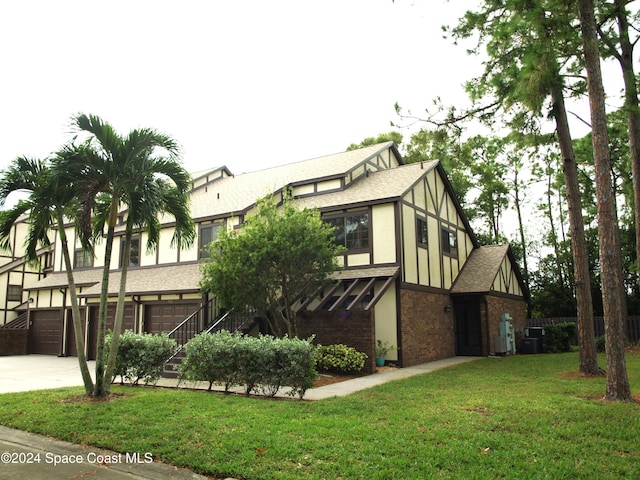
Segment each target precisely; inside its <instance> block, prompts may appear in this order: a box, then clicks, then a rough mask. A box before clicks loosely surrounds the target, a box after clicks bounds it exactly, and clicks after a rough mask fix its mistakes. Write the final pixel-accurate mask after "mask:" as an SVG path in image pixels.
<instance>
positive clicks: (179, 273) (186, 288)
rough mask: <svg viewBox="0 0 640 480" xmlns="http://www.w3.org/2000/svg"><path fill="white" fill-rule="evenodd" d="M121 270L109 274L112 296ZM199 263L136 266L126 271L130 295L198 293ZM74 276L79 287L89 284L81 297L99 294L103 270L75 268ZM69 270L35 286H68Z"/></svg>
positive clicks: (116, 288) (36, 287) (115, 291)
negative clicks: (149, 266) (147, 266)
mask: <svg viewBox="0 0 640 480" xmlns="http://www.w3.org/2000/svg"><path fill="white" fill-rule="evenodd" d="M120 274H121V272H120V271H114V272H111V274H110V276H109V295H117V294H118V289H119V288H120ZM200 277H201V275H200V264H199V263H185V264H181V265H168V266H155V267H154V268H152V269H150V268H134V269H131V270H129V271H128V272H127V295H137V294H143V293H144V294H154V293H193V292H198V291H199V290H200V289H199V287H198V282H199V281H200ZM74 279H75V282H76V285H77V286H81V285H82V286H86V287H88V288H86V289H84V290H83V291H82V293H81V294H79V296H81V297H98V296H100V280H101V279H102V269H101V268H94V269H91V270H76V271H75V272H74ZM67 285H68V284H67V274H66V273H54V274H53V275H50V276H48V277H46V278H43V279H42V280H40V281H39V282H38V283H36V284H35V285H34V286H33V287H32V288H33V289H48V288H62V287H65V286H67Z"/></svg>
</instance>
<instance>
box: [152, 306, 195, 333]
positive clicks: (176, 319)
mask: <svg viewBox="0 0 640 480" xmlns="http://www.w3.org/2000/svg"><path fill="white" fill-rule="evenodd" d="M198 308H200V305H198V304H197V303H164V304H155V305H146V306H145V321H144V325H145V331H146V332H149V333H162V332H166V333H169V332H170V331H171V330H173V329H174V328H175V327H176V326H177V325H179V324H180V323H182V321H183V320H184V319H185V318H187V317H188V316H189V315H191V314H192V313H193V312H195V311H196V310H198Z"/></svg>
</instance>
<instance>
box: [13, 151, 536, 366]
mask: <svg viewBox="0 0 640 480" xmlns="http://www.w3.org/2000/svg"><path fill="white" fill-rule="evenodd" d="M192 178H193V190H192V192H191V212H192V216H193V218H194V220H195V221H196V224H197V232H198V240H197V242H196V243H195V244H194V246H193V247H192V248H189V249H184V250H176V249H174V248H172V247H171V246H170V243H171V237H172V234H173V231H172V223H171V219H170V218H166V219H162V225H163V229H162V232H161V237H160V244H159V248H158V249H157V251H155V252H146V251H145V250H144V245H145V244H146V238H145V233H144V232H141V233H140V234H139V235H138V236H137V237H136V241H135V243H134V247H135V248H134V252H133V255H132V265H131V267H130V270H129V273H128V277H127V309H126V313H125V322H124V323H125V328H130V329H133V330H136V331H147V332H154V333H155V332H168V331H170V330H172V329H173V328H174V327H176V326H177V325H179V324H180V323H181V322H182V321H183V320H184V319H185V318H186V317H187V316H189V315H190V314H192V313H193V312H197V311H199V309H201V308H202V307H203V306H205V305H210V303H208V302H215V300H214V299H208V298H206V297H203V295H202V294H201V293H200V291H199V288H198V283H199V279H200V273H199V264H200V262H201V261H202V260H203V259H204V257H206V251H204V250H203V248H204V246H206V245H207V244H208V243H210V242H211V241H215V238H216V235H217V232H218V231H219V229H221V228H227V229H231V228H241V225H242V223H243V222H244V219H245V218H246V217H247V216H248V215H251V214H252V213H253V212H254V211H255V202H256V200H257V199H258V198H261V197H263V196H265V195H267V194H274V196H275V197H276V199H278V198H281V195H282V192H283V191H284V189H286V190H287V191H289V192H291V193H292V194H293V197H294V198H295V199H296V202H297V203H298V204H299V205H300V206H301V207H312V208H318V209H319V210H320V212H321V213H322V215H323V218H324V219H325V220H326V221H327V222H330V223H332V224H333V225H335V226H336V227H337V235H336V242H339V243H340V244H342V245H344V246H345V247H346V250H345V252H344V254H343V255H342V256H341V258H340V262H341V264H342V266H343V269H342V270H340V271H339V272H337V273H336V274H335V275H334V278H333V282H332V283H331V284H330V285H327V286H326V287H324V288H323V289H321V290H319V291H317V292H310V293H309V295H308V296H307V297H306V298H304V299H301V300H299V301H298V304H297V305H296V307H297V310H298V312H299V315H300V316H301V317H302V319H303V321H302V322H301V325H302V327H301V330H302V334H303V335H307V334H309V335H310V334H315V335H316V341H318V342H320V343H323V344H328V343H337V342H340V343H346V344H350V345H353V346H355V347H356V348H359V349H360V350H363V351H365V352H366V353H367V354H368V355H369V357H370V360H369V363H368V367H369V368H372V365H373V364H372V359H373V357H374V353H375V342H376V340H378V339H380V340H385V341H389V342H391V343H392V344H393V345H395V346H397V347H398V350H397V351H394V352H391V353H390V354H389V355H388V356H387V359H388V360H389V361H394V362H397V363H400V364H401V365H403V366H409V365H414V364H417V363H421V362H425V361H431V360H436V359H439V358H446V357H450V356H454V355H456V354H459V355H488V354H490V353H495V351H496V350H495V348H494V338H495V337H496V336H497V335H499V332H498V321H499V320H500V317H501V315H502V314H505V313H508V314H509V315H510V316H511V319H512V324H513V325H515V326H516V327H517V328H518V327H524V324H525V312H526V306H525V286H524V284H523V282H522V278H521V276H520V274H519V271H518V268H517V266H516V263H515V261H514V258H513V255H512V254H511V252H510V249H509V247H508V246H499V247H481V246H479V244H478V242H477V240H476V238H475V236H474V234H473V232H472V230H471V228H470V226H469V224H468V221H467V220H466V218H465V216H464V214H463V212H462V209H461V208H460V205H459V204H458V203H457V201H456V199H455V196H454V194H453V191H452V189H451V185H450V183H449V181H448V180H447V178H446V174H445V172H444V170H443V168H442V166H441V165H440V164H439V163H438V162H435V161H433V162H424V163H420V164H411V165H405V164H404V162H403V160H402V157H401V156H400V154H399V153H398V151H397V149H396V147H395V145H394V144H393V143H392V142H388V143H384V144H379V145H374V146H370V147H366V148H363V149H359V150H354V151H348V152H343V153H339V154H335V155H329V156H325V157H320V158H316V159H312V160H307V161H303V162H298V163H293V164H289V165H284V166H281V167H275V168H270V169H266V170H261V171H257V172H251V173H245V174H242V175H233V174H232V173H231V172H230V171H229V170H228V169H227V168H226V167H221V168H215V169H211V170H206V171H203V172H200V173H197V174H194V175H193V176H192ZM126 214H127V212H126V211H123V212H122V214H121V219H122V221H123V222H124V219H125V218H126ZM120 233H122V232H120ZM67 235H68V236H69V238H70V245H73V244H74V241H75V240H74V237H73V228H71V226H70V227H69V229H68V232H67ZM100 247H101V246H100V245H99V246H98V251H97V252H96V256H95V258H94V259H91V258H86V257H85V256H83V255H82V252H81V251H80V249H79V248H78V249H76V255H75V266H76V270H75V279H76V283H77V285H78V289H79V297H80V298H81V301H82V309H83V314H84V315H85V327H86V330H85V338H86V339H87V345H88V347H87V348H88V354H89V357H91V356H92V355H95V346H94V345H95V330H96V324H97V322H96V317H97V305H98V300H99V290H100V285H99V280H100V277H101V267H102V265H100V264H99V262H100V260H101V259H102V252H100V251H99V250H100ZM119 247H120V242H118V241H116V242H115V243H114V254H113V264H112V265H111V268H112V270H113V274H112V279H111V281H110V285H109V292H110V295H112V296H113V300H115V297H116V294H117V289H118V282H119V274H118V269H119V267H120V265H119V264H118V262H119V259H120V254H119V251H118V250H119ZM47 258H49V257H47ZM50 258H51V259H52V262H51V265H52V267H53V268H52V271H48V272H46V274H40V277H42V278H39V279H38V278H36V281H32V282H31V284H29V282H26V283H24V284H23V288H24V289H25V290H26V291H27V292H28V296H26V298H24V297H25V296H23V300H25V301H26V300H28V302H27V305H28V312H29V325H30V333H29V341H30V343H29V351H30V352H33V353H48V354H55V355H70V354H74V353H75V352H74V351H73V342H72V341H70V340H71V339H72V338H73V336H72V334H73V332H72V322H71V320H70V314H69V313H68V310H69V308H68V305H69V299H68V292H67V285H66V274H65V272H64V268H63V266H62V255H61V252H60V245H59V242H56V243H54V247H53V249H52V251H51V254H50ZM9 270H10V269H9ZM10 272H11V270H10V271H9V273H10ZM6 273H7V272H5V273H2V272H0V280H1V279H2V278H4V276H5V275H6ZM7 292H8V289H7ZM0 295H1V294H0ZM0 298H1V296H0ZM29 302H30V303H29ZM5 303H6V302H5ZM65 312H66V313H65ZM210 316H213V313H211V314H210ZM9 319H10V318H7V320H9ZM208 320H210V318H209V319H208ZM204 323H206V321H205V320H203V322H202V324H203V325H204Z"/></svg>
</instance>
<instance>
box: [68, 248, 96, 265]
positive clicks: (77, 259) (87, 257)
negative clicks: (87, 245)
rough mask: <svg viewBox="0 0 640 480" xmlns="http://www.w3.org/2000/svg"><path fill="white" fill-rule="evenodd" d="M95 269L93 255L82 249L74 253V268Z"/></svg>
mask: <svg viewBox="0 0 640 480" xmlns="http://www.w3.org/2000/svg"><path fill="white" fill-rule="evenodd" d="M91 267H93V254H92V253H91V252H87V251H86V250H83V249H81V248H78V249H76V250H74V252H73V268H91Z"/></svg>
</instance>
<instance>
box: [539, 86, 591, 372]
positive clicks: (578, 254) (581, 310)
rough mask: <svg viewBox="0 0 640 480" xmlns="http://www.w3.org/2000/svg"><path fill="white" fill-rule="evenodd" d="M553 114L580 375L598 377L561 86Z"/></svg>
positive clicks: (588, 279) (584, 251) (554, 94)
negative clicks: (573, 290)
mask: <svg viewBox="0 0 640 480" xmlns="http://www.w3.org/2000/svg"><path fill="white" fill-rule="evenodd" d="M551 95H552V98H553V115H554V117H555V120H556V126H557V133H558V142H559V144H560V152H561V154H562V158H563V172H564V179H565V186H566V189H567V208H568V210H569V230H570V232H571V235H570V236H571V245H572V247H573V248H572V250H573V271H574V280H575V286H576V287H575V288H576V303H577V313H578V344H579V346H580V372H582V373H589V374H594V375H601V374H603V373H604V371H603V370H602V369H601V368H600V367H599V366H598V357H597V352H596V342H595V334H594V326H593V299H592V296H591V276H590V272H589V254H588V251H587V241H586V238H585V234H584V221H583V219H582V199H581V197H580V187H579V183H578V165H577V164H576V158H575V154H574V152H573V144H572V141H571V132H570V130H569V122H568V120H567V111H566V108H565V104H564V96H563V93H562V85H561V84H558V85H557V86H556V87H554V88H553V91H552V92H551Z"/></svg>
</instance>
